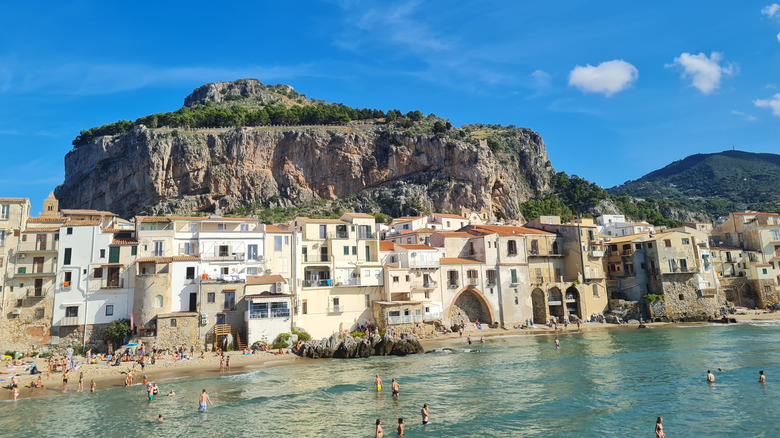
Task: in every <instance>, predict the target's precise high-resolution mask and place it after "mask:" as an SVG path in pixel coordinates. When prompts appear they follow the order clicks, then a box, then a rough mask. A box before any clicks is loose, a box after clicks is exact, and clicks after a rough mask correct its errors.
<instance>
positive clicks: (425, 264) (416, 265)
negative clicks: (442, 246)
mask: <svg viewBox="0 0 780 438" xmlns="http://www.w3.org/2000/svg"><path fill="white" fill-rule="evenodd" d="M408 263H409V268H410V269H420V268H438V267H439V261H438V260H414V259H410V260H409V262H408Z"/></svg>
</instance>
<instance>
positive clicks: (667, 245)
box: [664, 239, 672, 248]
mask: <svg viewBox="0 0 780 438" xmlns="http://www.w3.org/2000/svg"><path fill="white" fill-rule="evenodd" d="M664 246H665V247H667V248H671V247H672V241H671V240H669V239H664Z"/></svg>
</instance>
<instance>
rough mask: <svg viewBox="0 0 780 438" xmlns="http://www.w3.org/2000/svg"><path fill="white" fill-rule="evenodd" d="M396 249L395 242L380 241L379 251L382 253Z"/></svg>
mask: <svg viewBox="0 0 780 438" xmlns="http://www.w3.org/2000/svg"><path fill="white" fill-rule="evenodd" d="M394 249H395V244H394V243H393V242H388V241H387V240H380V241H379V250H380V251H392V250H394Z"/></svg>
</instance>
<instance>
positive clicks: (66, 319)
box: [60, 316, 81, 327]
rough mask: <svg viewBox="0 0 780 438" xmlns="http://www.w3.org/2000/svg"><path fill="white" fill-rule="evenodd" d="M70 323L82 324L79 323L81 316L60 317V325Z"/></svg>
mask: <svg viewBox="0 0 780 438" xmlns="http://www.w3.org/2000/svg"><path fill="white" fill-rule="evenodd" d="M70 325H81V324H80V323H79V317H78V316H63V317H62V319H60V326H63V327H64V326H70Z"/></svg>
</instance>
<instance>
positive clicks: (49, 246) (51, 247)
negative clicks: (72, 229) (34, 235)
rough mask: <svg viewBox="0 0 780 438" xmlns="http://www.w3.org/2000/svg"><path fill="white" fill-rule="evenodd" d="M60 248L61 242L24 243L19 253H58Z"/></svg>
mask: <svg viewBox="0 0 780 438" xmlns="http://www.w3.org/2000/svg"><path fill="white" fill-rule="evenodd" d="M59 248H60V242H59V241H56V240H55V241H54V242H37V241H36V242H22V244H21V246H20V248H19V252H20V253H23V252H24V253H33V252H39V253H42V252H57V251H58V250H59Z"/></svg>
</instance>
